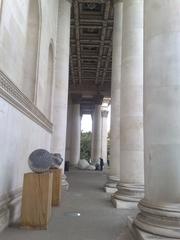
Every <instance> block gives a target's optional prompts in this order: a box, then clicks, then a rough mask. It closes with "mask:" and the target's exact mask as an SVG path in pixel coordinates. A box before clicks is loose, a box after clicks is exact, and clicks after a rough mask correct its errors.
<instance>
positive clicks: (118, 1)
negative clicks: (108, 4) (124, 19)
mask: <svg viewBox="0 0 180 240" xmlns="http://www.w3.org/2000/svg"><path fill="white" fill-rule="evenodd" d="M112 2H113V4H116V3H120V2H121V3H123V0H112Z"/></svg>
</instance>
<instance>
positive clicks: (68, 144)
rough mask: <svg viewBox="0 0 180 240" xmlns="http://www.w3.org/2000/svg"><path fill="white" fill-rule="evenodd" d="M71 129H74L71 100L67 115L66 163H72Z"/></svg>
mask: <svg viewBox="0 0 180 240" xmlns="http://www.w3.org/2000/svg"><path fill="white" fill-rule="evenodd" d="M71 128H72V103H71V102H70V100H69V103H68V114H67V130H66V158H65V161H67V162H70V152H71Z"/></svg>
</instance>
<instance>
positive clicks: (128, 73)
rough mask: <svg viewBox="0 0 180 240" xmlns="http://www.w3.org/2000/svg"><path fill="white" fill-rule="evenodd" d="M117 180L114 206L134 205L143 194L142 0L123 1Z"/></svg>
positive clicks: (127, 206)
mask: <svg viewBox="0 0 180 240" xmlns="http://www.w3.org/2000/svg"><path fill="white" fill-rule="evenodd" d="M120 115H121V117H120V182H119V184H118V192H117V193H115V194H114V196H113V203H114V204H115V206H116V207H117V208H119V207H120V208H121V207H122V208H131V207H136V206H137V202H138V201H139V200H140V199H141V198H142V197H143V184H144V161H143V154H144V152H143V0H124V1H123V35H122V78H121V106H120Z"/></svg>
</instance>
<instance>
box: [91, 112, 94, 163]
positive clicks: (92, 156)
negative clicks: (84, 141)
mask: <svg viewBox="0 0 180 240" xmlns="http://www.w3.org/2000/svg"><path fill="white" fill-rule="evenodd" d="M91 119H92V134H91V161H93V160H94V149H93V148H94V111H93V112H92V113H91Z"/></svg>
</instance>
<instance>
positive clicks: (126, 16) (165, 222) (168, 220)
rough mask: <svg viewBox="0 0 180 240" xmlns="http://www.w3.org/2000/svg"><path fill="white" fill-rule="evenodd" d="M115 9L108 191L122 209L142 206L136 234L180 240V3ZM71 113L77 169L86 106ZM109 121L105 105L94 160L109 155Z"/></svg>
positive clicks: (59, 133) (122, 3) (65, 50)
mask: <svg viewBox="0 0 180 240" xmlns="http://www.w3.org/2000/svg"><path fill="white" fill-rule="evenodd" d="M114 6H115V7H114V33H113V60H112V89H111V97H112V102H111V106H112V113H111V121H112V125H111V160H110V172H109V179H108V182H107V184H106V189H107V191H111V192H114V191H115V190H117V191H116V192H115V193H114V194H113V195H112V201H113V203H114V204H115V206H116V207H119V208H132V207H133V208H134V207H136V206H137V204H138V203H139V209H140V213H139V214H138V215H137V217H136V218H135V220H134V224H133V226H134V228H136V229H141V230H143V231H144V232H148V233H151V234H152V237H151V238H153V236H154V238H155V237H156V235H158V236H163V237H170V238H180V231H179V229H180V210H179V207H180V205H179V201H180V185H179V180H180V174H179V169H180V161H179V158H180V150H179V149H180V119H179V116H180V114H179V110H178V106H179V104H180V83H179V81H178V80H179V76H180V67H179V66H180V45H179V42H180V1H179V0H173V1H164V0H145V1H143V0H115V1H114ZM70 8H71V3H70V2H69V1H66V0H62V1H60V8H59V24H58V39H57V54H56V56H57V57H56V58H57V60H56V88H55V97H54V135H53V144H52V151H53V152H60V153H61V154H62V156H63V157H65V145H66V144H65V143H66V125H67V121H66V116H67V98H68V74H69V37H70V35H69V32H70ZM143 23H144V26H143ZM62 32H63V34H61V33H62ZM143 55H144V61H143ZM143 63H144V66H143ZM143 72H144V74H143ZM62 79H63V81H62ZM72 109H73V117H72V119H71V120H72V124H71V125H72V126H71V127H72V130H71V132H73V137H72V135H71V141H70V144H69V145H70V146H71V150H72V152H71V153H70V156H71V157H70V158H72V159H73V161H72V162H73V164H74V165H77V163H78V161H79V159H80V121H81V116H80V104H79V103H76V104H74V106H73V107H72ZM105 115H106V114H104V113H102V115H101V107H100V104H95V108H94V113H93V116H92V119H93V134H92V159H93V160H97V159H99V157H101V156H102V154H104V153H103V151H102V149H101V148H102V146H105V145H106V144H104V143H103V141H102V136H104V135H103V131H102V129H101V125H106V124H104V119H103V121H102V118H101V117H105ZM102 123H103V124H102ZM144 176H145V182H144ZM117 182H118V183H117ZM139 201H140V202H139Z"/></svg>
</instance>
